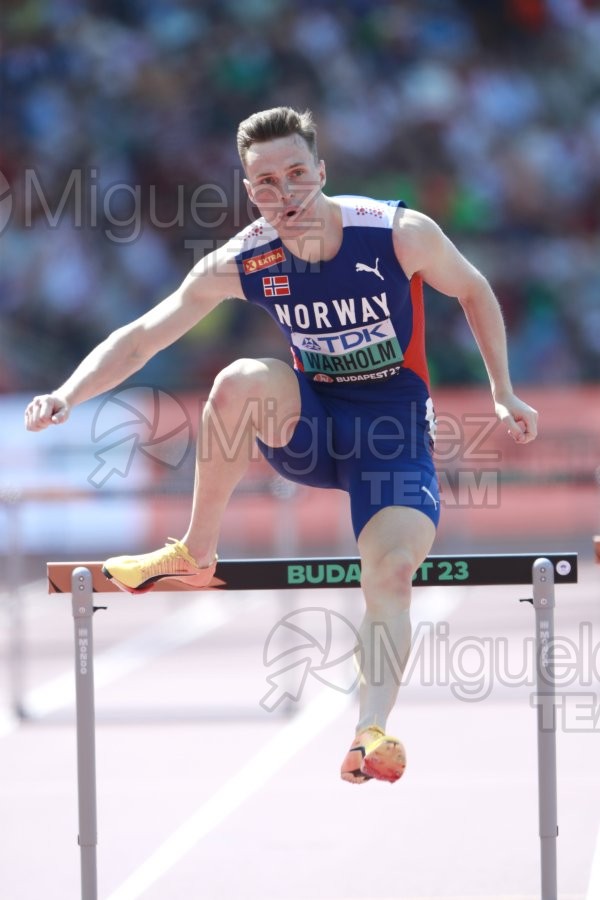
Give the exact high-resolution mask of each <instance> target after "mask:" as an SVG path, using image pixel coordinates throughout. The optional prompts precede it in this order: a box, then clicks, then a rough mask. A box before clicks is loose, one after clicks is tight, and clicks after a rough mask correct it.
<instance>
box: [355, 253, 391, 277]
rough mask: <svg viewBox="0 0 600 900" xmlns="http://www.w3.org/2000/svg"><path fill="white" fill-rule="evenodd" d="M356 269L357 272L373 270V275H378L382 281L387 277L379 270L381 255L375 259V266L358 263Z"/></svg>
mask: <svg viewBox="0 0 600 900" xmlns="http://www.w3.org/2000/svg"><path fill="white" fill-rule="evenodd" d="M356 271H357V272H372V273H373V275H377V277H378V278H381V280H382V281H385V278H384V277H383V275H382V274H381V272H380V271H379V257H377V259H376V260H375V268H373V267H372V266H368V265H367V264H366V263H356Z"/></svg>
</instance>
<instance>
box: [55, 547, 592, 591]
mask: <svg viewBox="0 0 600 900" xmlns="http://www.w3.org/2000/svg"><path fill="white" fill-rule="evenodd" d="M540 557H544V558H546V559H548V560H549V561H550V562H551V563H552V565H553V568H554V578H555V583H556V584H574V583H576V582H577V553H573V552H564V553H492V554H461V555H452V556H428V557H427V559H426V560H425V561H424V562H423V563H422V564H421V565H420V566H419V568H418V570H417V572H416V573H415V576H414V579H413V584H414V586H415V587H450V586H454V587H458V586H463V587H479V586H484V585H511V584H530V583H531V571H532V566H533V564H534V563H535V561H536V559H539V558H540ZM79 566H83V567H84V568H86V569H89V571H90V572H91V575H92V587H93V590H94V592H96V593H108V592H113V591H117V590H118V588H117V587H116V585H115V584H114V583H113V582H112V581H110V580H109V579H108V578H106V576H104V575H103V574H102V563H100V562H50V563H48V591H49V593H57V594H63V593H64V594H67V593H71V573H72V571H73V569H75V568H77V567H79ZM331 587H360V559H359V558H358V557H335V556H332V557H319V558H310V557H306V558H304V557H302V558H300V557H299V558H294V559H251V560H247V559H244V560H237V559H233V560H223V561H220V562H219V563H218V564H217V570H216V572H215V575H214V578H213V580H212V581H211V582H210V584H208V585H207V586H206V587H205V588H194V587H189V588H186V586H185V584H184V583H183V582H181V581H174V580H172V579H169V578H163V579H161V583H160V587H159V588H157V589H156V590H160V591H187V590H196V591H197V590H224V591H249V590H252V591H253V590H261V591H268V590H286V589H295V588H303V589H306V588H331Z"/></svg>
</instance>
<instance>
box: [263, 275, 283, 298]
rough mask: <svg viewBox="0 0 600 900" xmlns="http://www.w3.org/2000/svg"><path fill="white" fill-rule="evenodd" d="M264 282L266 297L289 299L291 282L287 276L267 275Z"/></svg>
mask: <svg viewBox="0 0 600 900" xmlns="http://www.w3.org/2000/svg"><path fill="white" fill-rule="evenodd" d="M262 282H263V291H264V295H265V297H289V295H290V281H289V278H288V277H287V275H265V277H264V278H263V280H262Z"/></svg>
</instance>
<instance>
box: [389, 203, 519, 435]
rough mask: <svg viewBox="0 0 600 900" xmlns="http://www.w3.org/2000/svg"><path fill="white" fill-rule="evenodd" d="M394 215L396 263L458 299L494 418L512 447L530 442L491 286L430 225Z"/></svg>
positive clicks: (418, 216)
mask: <svg viewBox="0 0 600 900" xmlns="http://www.w3.org/2000/svg"><path fill="white" fill-rule="evenodd" d="M398 213H399V214H398V217H397V222H396V225H395V227H394V247H395V250H396V256H397V258H398V262H399V263H400V265H401V266H402V268H403V270H404V272H405V273H406V275H407V276H408V278H411V277H412V276H413V275H420V276H421V277H422V278H423V281H425V282H427V284H430V285H431V287H433V288H435V290H437V291H440V292H441V293H442V294H447V295H448V296H450V297H457V298H458V301H459V303H460V304H461V306H462V308H463V311H464V313H465V316H466V318H467V322H468V323H469V326H470V328H471V331H472V332H473V335H474V337H475V340H476V341H477V345H478V347H479V350H480V352H481V356H482V358H483V362H484V364H485V367H486V370H487V373H488V376H489V379H490V386H491V389H492V397H493V399H494V404H495V410H496V415H497V416H498V418H499V419H500V421H501V422H502V423H503V424H504V425H505V426H506V427H507V429H508V432H509V434H510V435H511V436H512V437H513V438H514V440H515V441H517V442H519V443H526V442H527V441H532V440H533V439H534V438H535V437H536V435H537V412H536V410H535V409H533V408H532V407H531V406H529V405H528V404H527V403H524V402H523V401H522V400H520V399H519V398H518V397H517V396H516V394H515V393H514V391H513V388H512V384H511V381H510V373H509V367H508V352H507V344H506V329H505V327H504V320H503V318H502V311H501V309H500V304H499V303H498V300H497V299H496V297H495V295H494V292H493V290H492V288H491V286H490V284H489V282H488V281H487V279H486V278H485V277H484V276H483V275H482V274H481V272H479V271H478V269H476V268H475V266H474V265H472V263H470V262H469V261H468V260H467V259H466V258H465V257H464V256H463V255H462V253H460V252H459V250H458V249H457V248H456V247H455V246H454V244H453V243H452V241H451V240H449V238H448V237H446V235H445V234H444V232H443V231H442V229H441V228H440V227H439V225H437V224H436V223H435V222H434V221H433V220H432V219H430V218H429V217H428V216H425V215H423V214H422V213H419V212H416V211H415V210H410V209H404V210H399V211H398Z"/></svg>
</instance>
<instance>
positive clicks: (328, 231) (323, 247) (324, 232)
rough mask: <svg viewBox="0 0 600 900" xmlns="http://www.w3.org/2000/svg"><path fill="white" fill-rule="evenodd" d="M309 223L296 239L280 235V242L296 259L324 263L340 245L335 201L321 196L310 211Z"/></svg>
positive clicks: (340, 226) (340, 229) (340, 218)
mask: <svg viewBox="0 0 600 900" xmlns="http://www.w3.org/2000/svg"><path fill="white" fill-rule="evenodd" d="M310 218H311V223H310V225H309V226H308V227H307V229H306V231H303V232H302V233H301V234H299V235H298V236H297V237H290V236H289V235H280V237H281V240H282V242H283V243H284V244H285V246H286V247H287V248H288V250H289V251H290V253H293V254H294V256H296V257H297V258H298V259H303V260H305V261H306V262H310V263H314V262H326V261H327V260H329V259H333V257H334V256H335V255H336V254H337V252H338V251H339V249H340V247H341V245H342V238H343V228H342V211H341V209H340V207H339V206H338V204H337V203H335V201H333V200H330V199H329V197H326V196H325V194H321V195H320V196H319V198H318V200H317V201H316V202H315V204H314V211H313V210H311V216H310Z"/></svg>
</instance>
